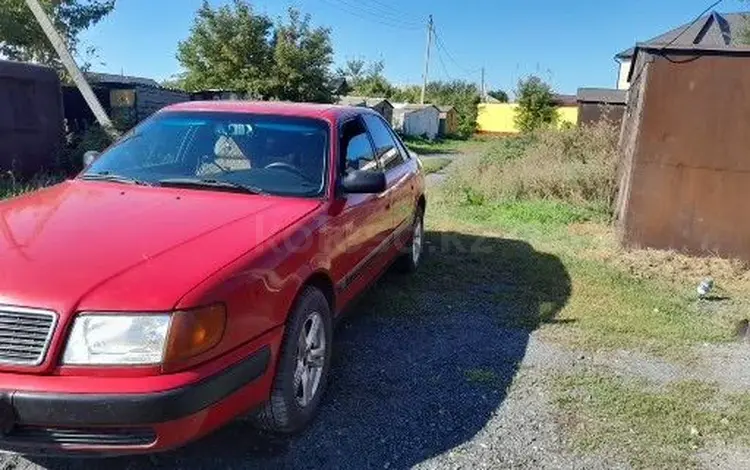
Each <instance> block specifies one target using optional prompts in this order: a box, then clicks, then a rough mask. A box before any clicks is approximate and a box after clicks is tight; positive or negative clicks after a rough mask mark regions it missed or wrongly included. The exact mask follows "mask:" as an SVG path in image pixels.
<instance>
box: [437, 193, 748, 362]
mask: <svg viewBox="0 0 750 470" xmlns="http://www.w3.org/2000/svg"><path fill="white" fill-rule="evenodd" d="M430 200H431V207H430V208H429V209H428V221H429V222H430V223H431V224H434V226H435V227H438V228H439V229H440V230H443V231H456V232H465V233H466V232H471V233H480V234H482V235H483V236H485V237H489V236H503V237H505V238H507V239H514V238H520V239H523V240H526V241H527V242H528V243H529V244H530V246H533V247H534V250H535V251H536V252H543V253H548V256H550V257H554V258H555V259H557V260H558V262H559V267H558V268H556V269H555V272H554V273H551V272H547V273H544V272H543V271H544V268H543V267H541V266H537V267H536V268H529V269H537V270H539V271H540V272H541V273H542V274H541V275H540V276H539V277H538V278H534V276H532V275H529V274H528V273H527V272H526V269H527V268H525V267H524V266H523V265H522V264H520V263H521V260H520V259H519V258H518V257H516V256H514V255H513V254H509V253H507V252H503V253H497V254H496V255H494V256H493V257H492V261H490V257H485V258H484V261H483V262H484V263H488V264H490V265H491V266H493V267H494V268H493V269H501V270H503V271H505V272H510V273H514V275H515V276H517V279H518V281H519V282H517V283H515V284H514V286H516V287H515V289H511V290H508V289H505V290H500V291H499V293H497V294H496V296H495V298H496V300H498V301H499V300H501V299H503V300H504V301H505V302H506V303H510V304H511V305H518V304H525V305H528V304H529V300H528V299H527V296H528V295H529V292H532V293H533V292H538V291H539V289H540V287H539V286H540V285H543V284H544V283H545V282H547V283H549V282H551V281H550V276H558V277H564V278H567V279H568V282H569V283H570V291H571V294H570V296H569V298H567V299H566V301H565V303H564V305H563V306H561V307H560V308H557V309H554V320H556V321H552V322H550V321H545V322H542V323H553V325H550V326H549V327H545V329H544V330H543V332H542V333H543V335H545V337H547V338H548V339H552V340H555V341H558V342H561V343H564V344H569V345H572V346H574V347H577V348H583V349H588V350H597V349H602V348H605V349H623V348H625V349H636V350H641V351H644V352H647V353H651V354H656V355H659V356H664V357H668V358H681V359H686V360H687V359H689V358H690V354H689V353H690V349H691V347H692V346H694V345H696V344H700V343H704V342H726V341H731V340H733V338H734V330H735V327H734V325H736V322H737V320H739V319H740V318H741V317H742V316H743V314H744V313H745V312H746V306H747V304H748V303H747V297H748V295H747V294H748V292H750V291H744V292H743V291H741V290H740V291H736V292H735V294H736V298H733V299H732V300H731V301H728V302H721V303H710V302H701V301H699V300H698V299H697V298H696V295H695V294H694V289H695V284H694V283H693V280H692V279H689V280H685V279H672V278H669V277H662V276H660V275H658V273H656V271H655V269H653V270H652V272H651V273H650V275H648V276H642V275H638V274H637V273H634V272H632V270H630V269H627V268H626V265H623V264H620V263H617V262H614V261H613V258H616V257H617V256H618V255H619V252H618V251H617V248H616V243H614V241H613V239H614V236H613V235H612V233H611V232H612V229H611V228H609V227H607V226H606V225H605V224H604V223H603V221H605V220H606V215H605V214H602V213H601V212H599V211H596V210H592V209H587V208H583V207H577V206H574V205H571V204H568V203H564V202H560V201H553V200H528V201H514V202H502V203H492V204H482V205H468V204H464V205H460V204H454V203H451V202H450V198H442V197H441V195H440V194H436V195H432V197H431V199H430ZM572 227H576V228H577V229H576V230H573V229H572ZM582 227H589V228H592V229H593V230H583V229H582ZM508 243H510V242H508ZM603 253H608V255H606V256H604V255H603ZM630 256H631V258H632V257H636V256H637V254H636V253H632V252H631V253H630ZM650 256H652V255H650ZM458 263H460V261H459V260H457V264H458ZM629 265H632V262H631V263H630V264H628V265H627V266H629ZM467 266H468V267H469V269H471V268H470V267H471V264H468V265H467ZM447 269H451V270H453V269H457V270H459V271H461V272H463V274H462V276H466V277H467V278H472V276H473V275H472V273H470V272H468V271H466V269H467V268H466V267H458V266H455V267H450V268H447ZM698 280H699V279H698ZM696 283H697V280H696ZM524 285H525V286H526V289H524ZM543 297H544V296H539V299H541V300H539V299H537V300H539V301H538V302H537V304H538V307H539V309H541V310H544V308H545V307H544V304H543ZM525 312H526V313H529V312H530V310H529V309H528V308H527V309H526V310H525ZM540 315H541V316H542V317H545V318H547V319H548V320H549V319H550V315H544V314H540ZM508 317H509V315H505V318H508ZM510 317H515V320H514V323H516V324H524V321H523V318H522V314H519V315H510ZM527 324H529V325H539V324H540V322H539V321H538V317H537V316H534V317H531V318H530V319H529V320H528V323H527Z"/></svg>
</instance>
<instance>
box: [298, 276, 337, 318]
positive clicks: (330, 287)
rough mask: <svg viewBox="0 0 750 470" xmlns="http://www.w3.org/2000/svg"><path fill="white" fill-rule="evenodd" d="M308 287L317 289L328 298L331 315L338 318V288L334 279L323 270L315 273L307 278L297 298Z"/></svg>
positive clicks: (301, 285)
mask: <svg viewBox="0 0 750 470" xmlns="http://www.w3.org/2000/svg"><path fill="white" fill-rule="evenodd" d="M307 286H312V287H315V288H317V289H319V290H320V291H321V292H322V293H323V295H324V296H325V297H326V300H328V306H329V307H330V309H331V315H332V316H336V288H335V286H334V284H333V279H331V276H330V275H329V274H328V273H327V272H325V271H322V270H319V271H315V272H313V273H312V274H310V275H309V276H308V277H307V279H305V282H303V283H302V284H300V287H299V289H298V291H297V295H296V297H299V296H300V294H302V292H303V291H304V290H305V287H307ZM295 303H296V299H295Z"/></svg>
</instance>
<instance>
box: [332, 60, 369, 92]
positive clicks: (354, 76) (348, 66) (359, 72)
mask: <svg viewBox="0 0 750 470" xmlns="http://www.w3.org/2000/svg"><path fill="white" fill-rule="evenodd" d="M366 66H367V63H366V62H365V61H364V60H362V59H349V60H347V61H346V63H345V64H344V66H343V67H337V68H336V76H337V77H340V78H345V79H346V80H347V81H348V82H349V86H352V87H353V86H355V85H356V84H358V83H360V82H361V81H362V80H364V78H365V75H366V73H367V69H366Z"/></svg>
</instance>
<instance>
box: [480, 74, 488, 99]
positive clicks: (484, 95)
mask: <svg viewBox="0 0 750 470" xmlns="http://www.w3.org/2000/svg"><path fill="white" fill-rule="evenodd" d="M479 89H480V90H481V92H482V94H481V97H482V103H484V102H485V101H487V90H485V89H484V66H482V86H481V87H480V88H479Z"/></svg>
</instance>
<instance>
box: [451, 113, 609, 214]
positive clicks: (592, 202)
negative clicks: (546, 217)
mask: <svg viewBox="0 0 750 470" xmlns="http://www.w3.org/2000/svg"><path fill="white" fill-rule="evenodd" d="M617 138H618V132H617V129H616V127H615V126H614V125H612V124H611V123H608V122H604V121H602V122H599V123H596V124H593V125H588V126H581V127H574V128H567V129H543V130H540V131H537V132H535V133H533V134H527V135H520V136H515V137H508V138H505V139H502V140H499V141H498V142H497V143H495V144H494V145H493V146H492V147H491V148H490V149H488V150H487V151H485V152H484V153H481V154H479V155H474V156H472V157H469V158H467V159H465V161H464V162H462V164H461V165H454V167H455V169H454V171H453V172H452V173H451V175H450V176H449V178H448V181H447V186H446V189H447V190H448V193H449V194H450V195H451V196H452V197H454V198H457V199H459V200H461V201H463V202H465V203H469V204H473V205H481V204H484V203H493V202H507V201H517V200H531V199H551V200H558V201H563V202H567V203H570V204H574V205H577V206H584V207H587V208H593V209H596V210H601V211H606V212H610V211H611V206H612V202H613V199H614V194H615V166H616V162H617Z"/></svg>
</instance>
